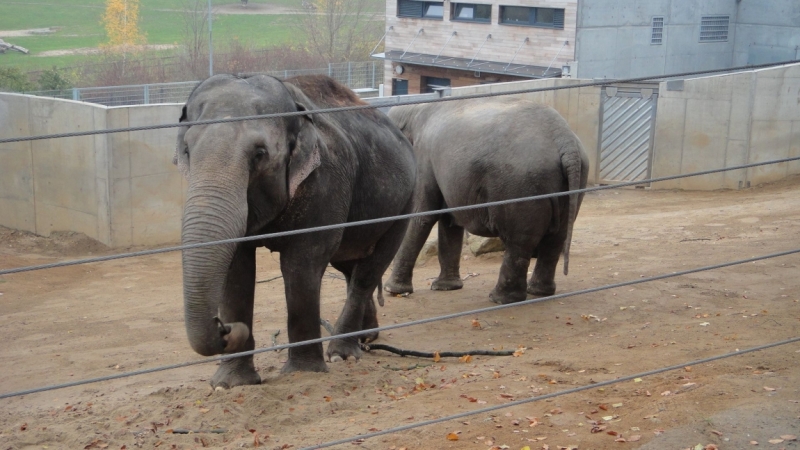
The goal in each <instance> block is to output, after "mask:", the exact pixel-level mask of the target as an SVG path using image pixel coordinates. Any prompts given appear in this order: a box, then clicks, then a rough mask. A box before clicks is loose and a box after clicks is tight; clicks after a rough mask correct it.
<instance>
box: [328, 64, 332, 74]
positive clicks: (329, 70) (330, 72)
mask: <svg viewBox="0 0 800 450" xmlns="http://www.w3.org/2000/svg"><path fill="white" fill-rule="evenodd" d="M328 76H329V77H331V76H333V70H331V63H328Z"/></svg>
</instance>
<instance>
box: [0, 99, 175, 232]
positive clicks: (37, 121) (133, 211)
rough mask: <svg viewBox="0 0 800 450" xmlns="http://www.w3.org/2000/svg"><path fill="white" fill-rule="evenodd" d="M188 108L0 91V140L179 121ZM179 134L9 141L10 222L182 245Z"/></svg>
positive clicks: (4, 181) (0, 216)
mask: <svg viewBox="0 0 800 450" xmlns="http://www.w3.org/2000/svg"><path fill="white" fill-rule="evenodd" d="M178 117H180V105H174V104H172V105H169V104H167V105H151V106H136V107H123V108H108V107H105V106H100V105H95V104H91V103H82V102H74V101H69V100H56V99H50V98H42V97H33V96H27V95H18V94H8V93H0V138H10V137H19V136H37V135H43V134H56V133H69V132H74V131H86V130H103V129H109V128H125V127H133V126H138V125H152V124H160V123H170V122H176V121H177V119H178ZM174 147H175V129H174V128H165V129H160V130H151V131H140V132H131V133H113V134H99V135H94V136H82V137H70V138H61V139H43V140H36V141H26V142H18V143H11V144H0V171H1V173H0V225H3V226H6V227H10V228H15V229H18V230H25V231H30V232H33V233H36V234H39V235H43V236H48V235H49V234H50V233H51V232H53V231H75V232H81V233H84V234H86V235H87V236H89V237H91V238H93V239H96V240H98V241H100V242H102V243H104V244H106V245H109V246H112V247H126V246H135V245H154V244H160V243H164V242H175V241H178V240H180V219H181V215H182V208H183V191H184V189H183V185H182V183H183V181H182V177H181V176H180V174H179V173H178V171H177V169H176V168H175V166H173V165H172V153H173V149H174Z"/></svg>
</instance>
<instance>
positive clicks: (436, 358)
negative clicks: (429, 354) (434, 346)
mask: <svg viewBox="0 0 800 450" xmlns="http://www.w3.org/2000/svg"><path fill="white" fill-rule="evenodd" d="M441 360H442V357H441V356H439V352H433V362H439V361H441Z"/></svg>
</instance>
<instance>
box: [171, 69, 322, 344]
mask: <svg viewBox="0 0 800 450" xmlns="http://www.w3.org/2000/svg"><path fill="white" fill-rule="evenodd" d="M310 107H313V105H311V102H310V101H309V100H308V98H307V97H305V96H304V95H303V94H302V92H300V91H299V90H298V89H297V88H295V87H293V86H291V85H285V84H284V83H283V82H281V81H280V80H277V79H275V78H272V77H267V76H256V77H250V78H239V77H234V76H230V75H216V76H213V77H211V78H208V79H207V80H205V81H203V82H202V83H200V84H199V85H198V86H197V87H196V88H195V90H194V91H193V92H192V94H191V95H190V96H189V99H188V100H187V102H186V105H185V106H184V107H183V112H182V115H181V119H180V120H181V122H187V121H188V122H193V121H203V120H214V119H225V118H235V117H243V116H255V115H263V114H271V113H281V112H295V111H303V110H306V109H308V108H310ZM324 145H325V144H324V142H323V141H322V139H321V138H320V134H319V133H318V132H317V130H316V126H315V124H314V119H313V118H312V117H311V116H310V115H301V116H293V117H279V118H271V119H255V120H246V121H233V122H222V123H213V124H206V125H190V126H185V127H181V128H180V129H179V132H178V142H177V146H176V155H175V160H174V162H175V163H176V164H177V165H178V167H179V168H180V169H181V172H182V173H183V174H184V176H185V177H186V178H187V180H188V193H187V196H186V204H185V208H184V214H183V228H182V242H183V244H197V243H202V242H209V241H217V240H223V239H229V238H237V237H242V236H246V235H248V234H257V233H259V232H260V231H261V230H262V229H263V228H264V227H265V226H266V225H267V224H269V223H270V222H272V221H274V220H275V219H276V218H278V217H279V216H280V215H281V213H282V212H283V211H284V210H285V209H286V207H287V205H288V204H289V202H291V201H292V199H293V198H294V197H296V196H298V195H301V194H302V183H303V182H304V181H306V180H307V179H308V177H309V176H311V175H312V173H313V172H314V170H315V169H316V168H317V167H319V165H320V164H321V160H320V154H321V149H323V148H324ZM299 193H300V194H299ZM236 250H237V244H222V245H215V246H209V247H200V248H193V249H187V250H184V251H183V295H184V306H185V321H186V331H187V334H188V337H189V342H190V344H191V346H192V348H193V349H194V350H195V351H196V352H198V353H200V354H201V355H206V356H208V355H215V354H220V353H232V352H237V351H241V350H243V345H244V342H245V341H247V339H248V338H249V337H250V330H249V328H248V326H247V325H246V324H243V323H241V322H238V323H224V320H225V318H224V317H222V318H220V317H219V316H220V313H219V311H220V304H221V302H222V300H223V296H224V292H225V284H226V279H227V276H228V272H229V269H230V267H231V264H232V263H233V258H234V255H235V253H236Z"/></svg>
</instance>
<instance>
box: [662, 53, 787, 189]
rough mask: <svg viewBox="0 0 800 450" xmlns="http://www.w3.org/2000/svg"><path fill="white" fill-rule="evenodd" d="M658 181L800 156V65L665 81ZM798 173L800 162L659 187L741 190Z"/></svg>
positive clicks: (680, 180)
mask: <svg viewBox="0 0 800 450" xmlns="http://www.w3.org/2000/svg"><path fill="white" fill-rule="evenodd" d="M653 153H654V156H653V177H661V176H669V175H677V174H684V173H690V172H697V171H702V170H710V169H716V168H722V167H730V166H734V165H740V164H748V163H754V162H761V161H769V160H774V159H781V158H789V157H795V156H800V64H794V65H790V66H783V67H778V68H770V69H761V70H756V71H749V72H741V73H736V74H729V75H718V76H711V77H704V78H696V79H690V80H685V81H682V82H663V83H661V84H660V86H659V98H658V114H657V116H656V130H655V143H654V150H653ZM798 173H800V163H797V162H793V163H782V164H774V165H768V166H762V167H756V168H751V169H746V170H744V169H743V170H737V171H731V172H722V173H718V174H712V175H704V176H700V177H691V178H683V179H679V180H673V181H665V182H660V183H654V185H653V188H660V189H674V188H678V189H693V190H709V189H720V188H728V189H737V188H740V187H746V186H747V185H748V183H749V184H759V183H766V182H771V181H776V180H779V179H782V178H784V177H786V176H788V175H792V174H798Z"/></svg>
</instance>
